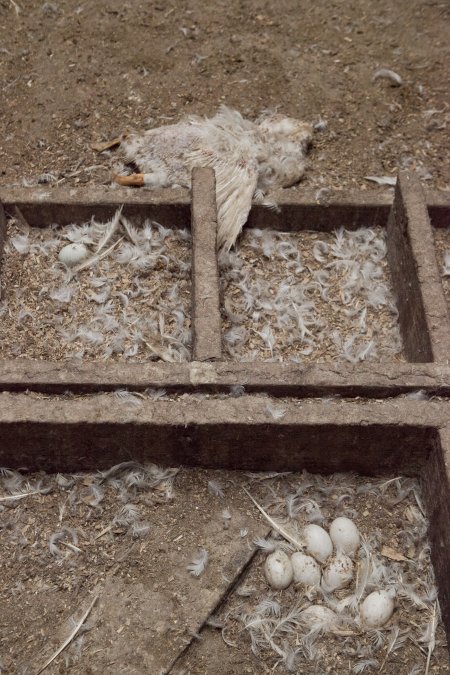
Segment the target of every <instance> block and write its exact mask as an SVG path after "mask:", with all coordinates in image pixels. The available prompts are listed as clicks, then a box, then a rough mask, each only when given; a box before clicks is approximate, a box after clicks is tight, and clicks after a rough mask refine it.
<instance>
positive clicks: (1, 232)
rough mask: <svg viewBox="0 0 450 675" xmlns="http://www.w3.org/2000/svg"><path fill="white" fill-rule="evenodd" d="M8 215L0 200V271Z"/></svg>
mask: <svg viewBox="0 0 450 675" xmlns="http://www.w3.org/2000/svg"><path fill="white" fill-rule="evenodd" d="M6 229H7V227H6V215H5V210H4V208H3V204H2V202H1V201H0V271H1V269H2V262H3V253H4V248H5V241H6ZM1 294H2V286H1V283H0V297H1Z"/></svg>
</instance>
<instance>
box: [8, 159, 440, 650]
mask: <svg viewBox="0 0 450 675" xmlns="http://www.w3.org/2000/svg"><path fill="white" fill-rule="evenodd" d="M214 189H215V188H214V175H213V173H212V171H211V170H209V169H198V170H196V171H195V172H194V175H193V189H192V200H191V198H190V197H189V195H188V194H187V193H186V192H185V191H182V190H178V191H177V190H174V191H166V192H164V194H161V193H151V192H146V191H134V190H124V189H121V188H119V189H117V190H111V191H108V192H104V191H101V190H99V189H96V190H90V191H89V193H86V192H84V191H78V190H70V191H69V192H67V191H64V190H59V189H53V190H50V191H48V193H47V192H46V191H45V190H43V189H39V190H23V189H19V190H11V191H8V192H7V193H5V192H1V193H0V196H1V199H2V201H3V204H4V210H5V211H6V212H7V213H10V214H12V215H14V214H17V213H18V214H19V215H20V216H21V217H23V218H24V219H25V220H26V221H27V222H28V223H29V224H30V225H32V226H45V225H47V224H50V223H52V222H58V223H60V224H61V225H63V224H67V223H69V222H82V221H83V220H87V219H89V218H90V217H91V215H93V214H95V215H96V217H98V218H108V217H110V216H111V215H112V214H113V213H114V211H115V210H116V209H117V207H118V206H120V205H121V204H124V213H125V214H126V215H127V216H129V217H132V218H134V219H136V221H140V220H143V219H144V218H146V217H150V218H154V219H155V220H158V221H159V222H161V223H162V224H163V225H165V226H175V227H176V226H186V224H187V223H188V222H189V219H190V217H192V234H193V254H192V255H193V277H192V288H193V293H192V295H193V310H192V322H193V335H194V344H193V361H191V362H189V363H181V364H175V363H173V364H172V363H170V364H169V363H145V364H129V365H123V364H117V363H113V364H104V363H94V364H83V365H78V366H75V365H67V364H64V363H61V362H59V363H50V362H45V361H25V360H22V359H16V360H3V361H0V390H1V392H2V393H0V402H1V406H0V464H1V465H7V466H11V467H23V468H27V469H30V470H31V469H45V470H48V471H56V470H58V471H79V470H81V469H93V468H99V467H102V466H103V467H104V466H108V465H110V464H111V463H112V462H118V461H123V460H125V459H130V458H131V457H133V458H134V459H138V460H153V461H157V462H160V463H164V464H190V465H197V466H205V467H215V468H220V467H226V468H232V469H247V470H252V471H257V470H301V469H303V468H306V469H308V470H310V471H321V472H325V473H327V472H333V471H357V472H360V473H365V474H372V475H375V474H382V473H386V472H395V473H397V472H401V473H404V474H407V475H414V476H418V477H419V478H420V480H421V481H422V484H423V489H424V498H425V505H426V508H427V512H428V517H429V519H430V541H431V545H432V559H433V564H434V568H435V573H436V578H437V581H438V586H439V594H440V604H441V610H442V615H443V619H444V622H445V625H446V628H447V634H448V637H449V640H450V578H449V575H448V569H449V568H450V538H449V537H450V535H449V532H450V404H449V401H448V396H449V395H450V361H449V359H450V323H449V315H448V310H447V306H446V303H445V299H444V296H443V291H442V286H441V283H440V279H439V272H438V268H437V264H436V257H435V251H434V244H433V234H432V226H434V227H449V226H450V201H446V200H445V199H444V198H442V197H441V196H438V195H436V194H427V195H426V198H424V196H423V192H422V188H421V186H420V184H419V183H418V181H417V179H416V178H415V177H414V176H412V175H409V174H406V173H401V174H400V176H399V180H398V182H397V186H396V190H395V196H394V201H393V203H391V200H390V197H389V196H380V197H378V196H373V195H372V194H370V195H368V194H367V193H364V192H358V193H356V192H355V193H352V194H340V193H337V194H334V195H331V196H330V199H329V200H328V203H327V205H326V206H325V205H321V204H317V203H316V201H315V198H314V195H313V194H312V193H305V192H303V191H301V190H299V191H298V192H296V191H290V192H286V193H284V192H282V193H280V194H279V195H278V196H277V197H278V203H279V206H280V211H279V212H278V213H277V212H274V211H269V210H267V209H264V208H263V207H261V206H257V205H255V206H254V208H253V209H252V212H251V214H250V218H249V223H248V226H249V227H271V228H275V229H278V230H283V229H296V230H302V229H318V230H330V229H333V228H335V227H338V226H341V225H345V226H346V227H351V228H357V227H360V226H364V225H365V226H375V225H380V226H385V227H387V235H388V236H387V241H388V260H389V264H390V268H391V273H392V276H393V281H394V289H395V291H396V294H397V303H398V309H399V319H400V327H401V332H402V338H403V343H404V349H405V354H406V357H407V359H408V362H407V363H396V362H382V363H376V364H364V363H363V364H360V365H352V364H349V365H348V366H346V365H342V364H339V365H338V364H314V365H308V366H302V365H300V364H291V363H289V364H287V363H281V364H277V363H264V364H262V363H256V362H254V363H230V362H226V361H223V360H221V341H222V336H221V326H220V304H219V284H218V272H217V258H216V252H215V236H216V226H217V213H216V205H215V196H214V195H215V192H214ZM191 202H192V203H191ZM4 210H3V208H2V206H1V202H0V251H2V250H3V243H4V240H5V236H6V218H5V213H4ZM190 212H191V216H190ZM236 385H239V386H241V387H244V390H245V395H243V396H240V395H238V394H239V393H241V392H240V391H237V390H235V389H233V388H234V387H236ZM119 388H127V389H129V390H131V391H138V392H139V391H144V390H145V389H148V388H149V389H152V388H164V389H165V390H166V392H167V394H168V397H169V398H168V400H167V399H163V400H160V401H152V400H147V399H145V400H143V401H142V404H141V405H139V406H136V407H131V406H124V405H120V404H119V403H118V402H117V401H116V399H115V398H114V396H113V395H112V393H111V392H113V391H114V390H115V389H119ZM417 390H421V391H422V392H423V393H422V397H423V399H424V400H414V399H413V398H409V397H408V395H411V394H412V393H414V392H417ZM184 394H192V395H193V396H192V397H186V396H183V395H184ZM261 394H265V395H267V394H269V395H271V396H272V397H278V398H279V399H280V400H278V401H276V405H277V406H279V408H280V410H281V413H282V416H281V417H280V419H274V418H273V417H272V416H271V414H270V412H269V410H268V407H267V401H268V399H267V397H266V396H261ZM330 397H338V398H337V399H333V398H330ZM358 399H362V400H358Z"/></svg>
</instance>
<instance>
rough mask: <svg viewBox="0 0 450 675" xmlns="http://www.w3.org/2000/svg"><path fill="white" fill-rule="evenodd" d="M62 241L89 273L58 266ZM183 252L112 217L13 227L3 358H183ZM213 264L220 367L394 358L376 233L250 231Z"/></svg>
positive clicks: (187, 266) (177, 232) (156, 232)
mask: <svg viewBox="0 0 450 675" xmlns="http://www.w3.org/2000/svg"><path fill="white" fill-rule="evenodd" d="M68 242H74V243H77V244H83V245H85V246H87V248H88V249H89V256H94V257H93V259H92V260H90V262H89V264H88V265H87V266H86V264H85V263H82V264H81V265H80V266H79V268H76V267H75V268H67V267H66V266H65V265H63V264H62V263H61V262H60V261H59V259H58V253H59V251H60V250H61V248H62V247H63V246H64V245H65V244H67V243H68ZM99 248H100V249H101V253H100V254H99V255H97V256H95V253H96V251H97V250H98V249H99ZM190 254H191V252H190V233H189V231H188V230H183V229H175V228H174V229H167V228H165V227H163V226H161V225H158V224H157V223H154V222H146V223H145V224H144V226H143V227H141V228H136V227H134V226H133V225H132V224H131V223H130V222H129V221H128V220H127V219H125V218H124V217H123V216H122V215H121V212H120V210H119V211H118V212H117V213H116V214H115V216H114V217H113V218H112V220H111V221H109V222H107V223H103V224H102V223H97V222H96V221H95V220H94V219H93V220H91V222H89V223H85V224H83V225H71V226H67V227H63V228H58V227H57V226H53V227H49V228H45V229H37V228H28V229H25V228H24V225H23V224H21V223H17V222H15V221H10V223H9V226H8V241H7V244H6V250H5V257H4V264H3V271H2V291H3V295H2V300H1V303H0V315H1V319H2V321H1V328H0V350H1V354H2V356H3V357H4V358H13V357H19V358H20V357H22V358H31V359H51V360H61V359H75V360H78V361H81V360H83V361H84V360H99V359H113V360H116V361H117V360H127V361H148V360H157V359H161V360H164V361H168V362H177V361H186V360H189V358H190V346H191V327H190V312H191V298H190V284H191V282H190V273H191V263H190ZM102 256H103V257H102ZM219 263H220V274H221V290H222V318H223V337H224V341H223V344H224V358H225V359H234V360H238V361H255V360H264V361H283V360H292V361H296V362H312V361H329V360H332V361H347V362H351V363H357V362H359V361H363V360H366V359H368V360H386V359H395V360H400V359H401V358H402V354H401V338H400V333H399V328H398V321H397V309H396V305H395V301H394V297H393V294H392V291H391V285H390V277H389V270H388V268H387V261H386V241H385V233H384V232H383V230H381V229H369V228H361V229H359V230H356V231H349V230H345V229H340V230H337V231H336V232H334V233H326V232H320V233H319V232H313V231H303V232H291V233H287V232H274V231H271V230H264V231H262V230H247V231H246V232H245V233H244V235H243V237H242V238H241V240H240V242H239V243H238V245H237V248H236V250H234V251H231V252H229V253H225V252H221V253H220V254H219Z"/></svg>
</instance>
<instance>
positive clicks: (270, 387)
mask: <svg viewBox="0 0 450 675" xmlns="http://www.w3.org/2000/svg"><path fill="white" fill-rule="evenodd" d="M236 385H241V386H243V387H244V388H245V391H246V392H248V393H250V392H256V391H261V392H266V393H270V394H271V395H272V396H297V397H322V396H343V397H355V396H366V397H371V398H385V397H394V396H399V395H401V394H407V393H410V392H414V391H417V390H423V392H424V393H425V394H427V395H428V396H433V395H440V396H449V395H450V366H446V365H438V364H433V363H424V364H420V363H418V364H412V363H411V364H409V363H393V364H388V363H385V364H373V363H360V364H355V365H354V364H348V365H346V364H335V363H330V364H326V363H323V364H312V365H308V366H301V365H300V364H297V363H257V362H252V363H233V362H225V361H221V362H210V363H200V362H191V363H161V362H156V363H129V364H124V363H115V362H112V363H104V362H100V363H84V364H80V365H75V364H67V363H65V362H51V361H28V360H25V359H15V360H3V361H0V389H1V390H5V391H6V390H9V391H25V390H26V389H30V390H34V391H40V392H44V393H48V394H51V393H53V394H57V393H63V392H64V391H66V390H70V391H71V392H73V393H89V392H91V393H93V392H101V391H110V390H114V389H129V390H135V391H142V390H143V389H146V388H148V387H149V388H157V389H159V388H165V389H167V391H169V392H175V391H176V392H179V393H183V392H189V391H194V390H195V391H199V392H205V393H206V392H209V393H221V392H225V393H229V392H230V388H231V387H233V386H236Z"/></svg>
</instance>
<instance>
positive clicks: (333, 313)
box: [221, 228, 403, 363]
mask: <svg viewBox="0 0 450 675" xmlns="http://www.w3.org/2000/svg"><path fill="white" fill-rule="evenodd" d="M391 289H392V283H391V279H390V273H389V269H388V265H387V261H386V257H385V234H384V232H383V231H382V230H381V229H380V228H378V229H374V230H363V229H361V230H358V231H357V232H356V233H350V232H347V231H345V230H344V231H342V232H340V233H331V232H330V233H328V232H313V231H307V230H304V231H301V232H291V233H286V232H282V233H280V232H271V231H267V230H266V231H260V230H244V233H243V235H242V237H241V239H240V241H239V245H238V247H237V249H236V252H235V253H231V254H226V255H222V257H221V290H222V296H223V303H222V318H223V327H224V331H225V335H224V337H225V340H224V352H225V358H232V359H236V360H239V361H253V360H260V359H262V360H268V361H272V360H273V361H283V360H288V359H292V360H296V361H300V362H302V363H303V362H305V363H308V362H312V361H319V362H320V361H328V360H347V361H352V362H358V361H362V360H365V359H367V358H368V359H376V360H379V361H382V360H386V359H387V360H392V359H394V360H395V361H401V360H403V357H402V354H401V338H400V332H399V326H398V321H397V311H396V307H395V302H394V298H393V295H392V290H391Z"/></svg>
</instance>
